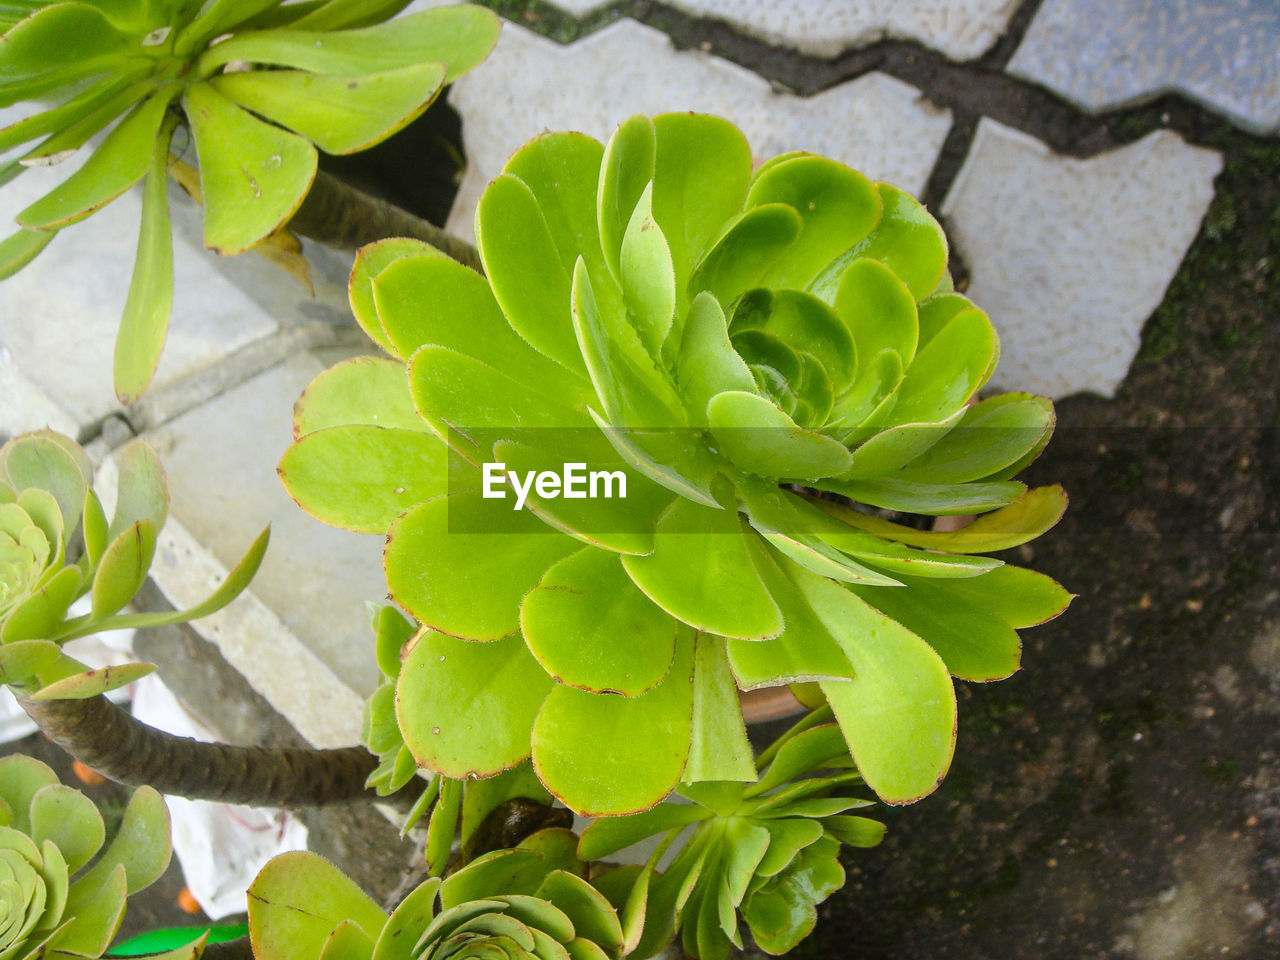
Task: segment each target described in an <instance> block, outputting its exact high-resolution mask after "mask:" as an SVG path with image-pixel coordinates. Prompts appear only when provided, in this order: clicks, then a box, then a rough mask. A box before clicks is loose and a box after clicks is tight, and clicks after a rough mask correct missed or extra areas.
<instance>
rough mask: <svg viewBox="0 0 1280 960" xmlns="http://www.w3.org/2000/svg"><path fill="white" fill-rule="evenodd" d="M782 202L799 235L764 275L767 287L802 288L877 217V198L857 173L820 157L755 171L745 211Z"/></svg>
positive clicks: (866, 229) (864, 233)
mask: <svg viewBox="0 0 1280 960" xmlns="http://www.w3.org/2000/svg"><path fill="white" fill-rule="evenodd" d="M766 203H785V204H786V205H787V206H789V207H791V208H792V209H794V210H795V211H796V212H797V213H798V214H800V219H801V221H802V223H803V226H802V227H801V231H800V236H799V238H798V239H797V240H796V242H795V245H794V246H792V248H791V249H790V250H788V251H787V254H786V256H785V257H784V258H783V259H782V260H781V261H780V262H779V263H778V264H777V265H776V266H775V267H774V268H773V269H772V270H770V271H769V273H768V274H767V275H766V276H765V278H764V281H765V284H766V285H768V286H770V287H792V288H796V289H803V288H804V287H806V286H808V284H809V282H810V281H811V280H812V279H813V278H814V277H815V276H816V275H817V274H818V271H819V270H821V269H822V268H823V267H825V266H826V265H827V263H828V262H829V261H830V260H831V259H832V258H833V257H835V256H836V255H837V254H840V253H843V252H844V251H846V250H848V249H849V248H850V247H851V246H853V245H854V244H855V243H857V242H858V241H859V240H861V239H862V238H863V237H865V236H866V235H867V234H868V233H869V232H870V231H871V229H872V228H873V227H875V225H876V223H877V221H878V220H879V219H880V195H879V194H878V192H877V191H876V188H875V187H874V186H872V184H871V181H869V180H868V179H867V178H866V177H864V176H863V175H862V174H860V173H858V172H857V171H856V170H850V169H849V168H848V167H846V166H845V165H844V164H842V163H836V162H835V161H833V160H828V159H826V158H825V157H814V156H800V157H794V158H792V159H790V160H785V161H783V162H782V163H778V164H775V165H773V166H771V167H769V169H768V170H765V171H762V172H761V173H759V174H758V175H757V176H756V178H755V180H754V182H753V183H752V184H751V191H750V193H749V194H748V195H747V207H748V208H751V207H758V206H761V205H762V204H766Z"/></svg>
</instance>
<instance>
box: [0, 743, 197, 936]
mask: <svg viewBox="0 0 1280 960" xmlns="http://www.w3.org/2000/svg"><path fill="white" fill-rule="evenodd" d="M105 839H106V831H105V829H104V826H103V822H102V815H101V814H100V813H99V812H98V808H97V807H96V806H94V804H93V801H91V800H90V799H89V798H88V797H86V796H85V795H84V794H82V793H81V792H80V791H79V790H74V789H72V788H71V787H67V786H63V785H62V784H61V783H59V782H58V777H57V775H56V774H55V773H54V772H53V771H52V770H50V769H49V768H48V767H47V766H45V764H43V763H41V762H40V761H39V760H34V759H32V758H31V757H25V756H21V755H14V756H9V757H4V758H2V759H0V957H4V958H5V960H35V958H37V957H44V958H46V960H70V958H73V957H100V956H102V953H103V951H104V950H106V949H107V947H108V946H110V944H111V940H112V938H113V937H115V935H116V931H117V930H118V929H119V927H120V921H121V920H122V919H123V918H124V911H125V902H126V900H127V899H128V897H129V896H130V895H131V894H134V893H137V892H138V891H139V890H142V889H144V888H146V887H148V886H150V885H151V884H152V883H154V882H155V881H156V880H157V879H159V877H160V875H161V874H162V873H164V871H165V869H166V868H167V867H168V866H169V857H170V854H171V853H172V847H171V845H170V842H169V811H168V810H167V809H166V808H165V805H164V800H163V799H162V798H161V796H160V794H158V793H156V791H154V790H152V789H151V788H150V787H141V788H139V789H138V790H137V792H135V793H134V794H133V796H132V797H131V798H130V800H129V804H128V806H127V807H126V808H125V811H124V819H123V820H122V822H121V824H120V829H119V831H118V832H117V834H116V836H115V837H114V839H113V840H112V841H111V843H110V844H109V845H107V846H106V849H105V850H104V849H103V843H104V841H105ZM95 858H96V859H95ZM91 862H92V865H90V863H91ZM203 942H204V940H203V937H202V938H200V940H198V941H196V943H194V944H191V945H190V946H189V947H188V948H186V949H185V951H175V952H174V953H173V955H172V958H171V960H178V957H183V958H188V960H194V958H195V957H198V956H199V955H200V947H202V946H203Z"/></svg>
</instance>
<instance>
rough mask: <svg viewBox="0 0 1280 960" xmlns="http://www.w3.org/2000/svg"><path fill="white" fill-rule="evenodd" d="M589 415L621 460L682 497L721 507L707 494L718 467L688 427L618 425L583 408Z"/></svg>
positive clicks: (714, 507) (589, 409)
mask: <svg viewBox="0 0 1280 960" xmlns="http://www.w3.org/2000/svg"><path fill="white" fill-rule="evenodd" d="M587 412H588V413H590V414H591V419H592V420H593V421H595V425H596V426H597V427H599V428H600V432H601V433H602V434H603V435H604V437H605V439H606V440H608V441H609V444H610V446H612V447H613V449H614V450H615V451H617V453H618V456H620V457H621V458H622V459H623V460H624V461H626V462H627V463H628V464H629V465H630V466H632V467H633V468H635V469H636V470H638V471H639V472H640V473H642V474H644V475H645V476H646V477H648V478H649V479H650V480H652V481H653V482H654V483H656V484H658V485H659V486H662V487H665V488H666V489H668V490H670V491H672V492H673V493H678V494H679V495H680V496H682V497H684V498H685V499H686V500H692V501H693V502H694V503H699V504H702V505H703V506H707V507H711V508H712V509H713V510H720V509H723V508H722V507H721V506H720V504H719V503H718V502H716V499H715V497H714V496H713V495H712V494H711V486H712V484H713V483H714V482H715V480H716V477H717V474H718V470H717V468H716V464H715V462H714V461H713V460H712V458H711V454H710V452H709V451H708V450H707V446H706V444H705V443H703V442H702V440H701V439H700V438H699V437H697V436H695V435H694V434H693V433H692V431H688V430H675V431H672V430H638V429H634V428H618V427H615V426H613V425H612V424H610V423H609V422H608V421H607V420H605V419H604V418H603V417H601V416H600V415H599V414H598V413H596V412H595V410H593V409H591V408H589V407H588V408H587Z"/></svg>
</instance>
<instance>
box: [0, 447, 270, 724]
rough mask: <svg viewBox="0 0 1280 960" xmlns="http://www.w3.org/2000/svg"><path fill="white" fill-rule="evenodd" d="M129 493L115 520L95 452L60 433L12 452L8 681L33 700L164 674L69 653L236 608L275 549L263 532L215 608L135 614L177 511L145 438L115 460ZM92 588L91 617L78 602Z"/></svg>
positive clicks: (4, 483)
mask: <svg viewBox="0 0 1280 960" xmlns="http://www.w3.org/2000/svg"><path fill="white" fill-rule="evenodd" d="M115 462H116V466H117V477H118V479H117V491H118V492H117V497H116V504H115V510H114V513H113V515H112V518H111V520H110V522H108V520H107V516H106V513H105V512H104V510H103V507H102V503H101V501H99V499H98V495H97V494H96V493H95V492H94V490H93V487H92V486H91V481H92V474H91V471H90V465H89V458H88V457H87V456H86V455H85V452H84V451H83V450H82V449H81V448H80V447H79V446H78V445H77V444H76V443H75V442H74V441H73V440H71V439H70V438H68V437H65V436H62V435H61V434H58V433H55V432H54V431H52V430H40V431H36V432H33V433H25V434H21V435H20V436H17V437H14V438H13V439H12V440H10V441H9V442H8V443H6V444H5V445H4V447H3V448H0V683H6V684H11V685H13V686H14V687H15V688H17V690H18V691H19V692H20V693H21V694H22V696H23V697H26V698H29V699H33V700H53V699H83V698H86V697H92V696H96V695H97V694H100V693H106V692H107V691H109V690H114V689H116V688H117V687H121V686H124V685H125V684H127V683H130V682H132V681H133V680H136V679H137V678H139V677H141V676H144V675H145V674H148V673H150V672H151V671H152V670H154V669H155V667H154V665H153V664H147V663H132V664H123V665H119V666H113V667H103V668H101V669H97V670H90V669H89V668H88V667H86V666H85V665H84V664H82V663H80V662H78V661H77V660H75V659H74V658H73V657H70V656H68V655H67V654H66V653H64V652H63V651H62V649H61V645H62V644H64V643H66V642H67V641H68V640H74V639H76V638H77V637H83V636H88V635H89V634H91V633H98V632H100V631H103V630H120V629H127V628H132V627H148V626H160V625H163V624H172V623H185V622H186V621H188V620H194V619H197V618H199V617H203V616H208V615H209V614H210V613H214V612H215V611H217V610H220V609H222V607H224V606H226V605H227V604H228V603H230V602H231V601H232V600H233V599H234V598H235V597H236V596H238V595H239V593H240V592H241V591H242V590H243V589H244V588H245V587H246V586H247V585H248V583H249V581H250V579H252V577H253V575H254V573H255V572H256V571H257V569H258V565H259V564H260V563H261V562H262V557H263V554H264V552H265V551H266V548H267V539H268V534H267V531H265V530H264V531H263V532H262V534H261V535H260V536H259V537H258V539H257V541H256V542H255V543H254V544H253V546H252V547H250V549H249V551H248V553H246V554H245V556H244V557H243V558H242V559H241V561H240V563H239V564H238V565H237V566H236V567H235V568H234V569H233V570H232V571H231V572H230V573H229V574H228V576H227V578H226V579H225V580H224V581H223V582H222V583H221V584H220V585H219V586H218V589H216V590H215V591H214V592H213V593H212V594H211V595H210V596H209V597H208V598H207V599H206V600H205V601H204V602H203V603H200V604H198V605H197V606H195V607H192V608H190V609H188V610H179V611H172V612H167V613H125V612H122V611H124V608H125V607H126V606H128V604H129V603H130V602H131V601H132V600H133V598H134V595H135V594H137V592H138V590H140V589H141V588H142V585H143V583H144V581H145V580H146V578H147V573H148V571H149V570H150V569H151V562H152V560H153V559H154V558H155V552H156V542H157V537H158V536H159V534H160V529H161V528H162V527H163V526H164V522H165V518H166V517H167V516H168V512H169V493H168V488H167V485H166V483H165V478H164V471H163V469H162V468H161V466H160V461H159V460H158V459H157V458H156V455H155V452H154V451H153V450H152V449H151V448H150V447H149V446H147V444H146V443H144V442H142V441H133V442H132V443H130V444H128V445H127V446H125V447H123V448H122V449H121V450H119V451H118V452H117V453H116V455H115ZM86 595H88V597H89V601H90V608H89V611H88V612H87V613H84V614H81V615H79V616H72V615H71V613H70V610H71V606H72V604H73V603H75V602H76V601H77V600H79V599H80V598H82V597H84V596H86Z"/></svg>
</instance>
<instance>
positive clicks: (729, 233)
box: [688, 203, 803, 307]
mask: <svg viewBox="0 0 1280 960" xmlns="http://www.w3.org/2000/svg"><path fill="white" fill-rule="evenodd" d="M802 225H803V224H802V221H801V219H800V215H799V214H797V213H796V212H795V210H793V209H792V208H791V207H789V206H787V205H786V204H782V203H766V204H764V205H763V206H759V207H753V208H752V209H750V210H747V211H746V212H744V213H742V214H741V215H740V216H738V217H737V218H736V219H735V220H733V221H732V223H730V225H729V226H728V227H727V229H725V231H724V232H723V233H722V234H721V235H720V238H719V239H718V240H717V241H716V242H715V245H714V246H712V247H711V248H710V249H709V250H707V252H706V253H705V254H704V255H703V256H702V258H701V259H700V260H699V261H698V263H697V266H695V267H694V270H693V274H692V276H691V277H690V278H689V285H688V292H689V296H690V297H694V296H697V295H698V294H699V293H701V292H702V291H703V290H708V291H710V292H711V294H712V296H714V297H715V298H716V299H717V300H718V301H720V305H721V306H723V307H727V306H728V305H729V304H731V303H732V302H733V301H734V300H736V299H737V298H738V296H739V295H740V294H742V293H743V292H744V291H746V290H748V289H750V288H751V287H755V286H758V285H759V283H760V280H761V278H762V277H763V276H764V275H765V273H766V272H768V270H769V268H770V267H772V266H773V265H774V264H775V263H776V262H777V261H778V259H779V258H780V257H782V255H783V254H784V253H785V252H786V250H787V248H788V247H790V246H791V244H792V242H793V241H794V240H795V239H796V237H797V236H799V234H800V230H801V227H802Z"/></svg>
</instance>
